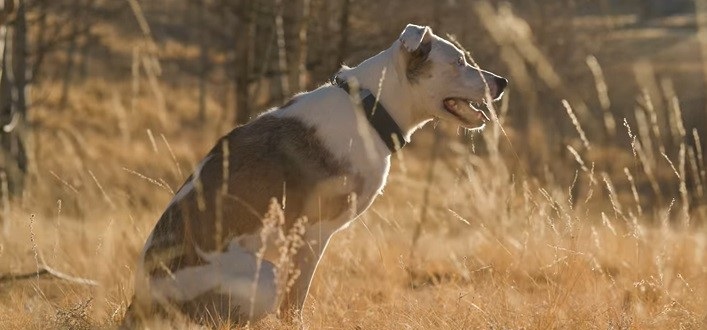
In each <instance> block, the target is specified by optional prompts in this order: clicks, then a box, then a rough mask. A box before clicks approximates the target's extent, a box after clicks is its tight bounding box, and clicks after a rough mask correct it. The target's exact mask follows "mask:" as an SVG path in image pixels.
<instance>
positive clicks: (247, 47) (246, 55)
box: [234, 0, 255, 124]
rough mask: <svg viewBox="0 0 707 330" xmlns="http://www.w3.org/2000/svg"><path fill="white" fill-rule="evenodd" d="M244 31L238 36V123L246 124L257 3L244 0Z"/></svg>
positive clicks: (249, 105) (242, 9) (249, 100)
mask: <svg viewBox="0 0 707 330" xmlns="http://www.w3.org/2000/svg"><path fill="white" fill-rule="evenodd" d="M239 12H240V15H241V17H240V18H241V20H240V21H241V22H242V31H243V32H242V33H238V34H236V35H235V37H236V65H235V66H234V67H235V69H236V109H237V110H236V124H245V123H247V122H248V120H249V119H250V114H251V104H252V102H251V99H250V93H249V85H250V80H251V79H250V78H251V74H250V71H251V69H252V67H253V56H252V55H253V49H254V45H255V17H254V16H255V3H254V1H250V0H243V1H242V3H241V8H240V11H239Z"/></svg>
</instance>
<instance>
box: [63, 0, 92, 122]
mask: <svg viewBox="0 0 707 330" xmlns="http://www.w3.org/2000/svg"><path fill="white" fill-rule="evenodd" d="M72 7H73V10H72V11H73V13H74V14H76V15H77V16H78V17H77V19H74V20H72V22H71V32H70V33H71V39H69V46H68V47H67V48H66V66H65V67H64V76H63V78H62V86H61V98H60V99H59V109H60V110H61V109H64V108H65V107H66V103H68V101H69V93H70V89H71V78H72V76H73V73H74V65H75V63H76V49H77V48H78V38H79V31H81V30H82V28H83V24H84V21H85V18H86V17H85V16H84V15H83V11H84V8H83V7H84V4H83V3H82V1H81V0H74V3H73V6H72Z"/></svg>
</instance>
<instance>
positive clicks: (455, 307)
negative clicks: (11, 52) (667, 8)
mask: <svg viewBox="0 0 707 330" xmlns="http://www.w3.org/2000/svg"><path fill="white" fill-rule="evenodd" d="M499 8H500V7H499ZM450 10H451V9H450ZM469 10H470V12H469V15H476V14H484V15H486V16H484V17H490V16H489V15H491V14H494V13H495V14H494V15H498V17H497V18H503V17H505V19H506V21H503V24H505V25H499V26H497V27H498V28H499V29H501V28H505V29H507V30H508V31H510V32H506V34H505V35H503V33H500V34H499V33H498V32H496V33H497V34H496V35H495V36H496V38H495V39H493V38H490V37H489V36H490V35H491V34H492V33H490V32H488V31H487V30H484V29H481V30H479V31H476V32H477V33H478V34H479V35H480V37H479V38H482V37H483V38H485V39H484V40H485V42H484V45H487V44H493V45H495V46H493V47H495V48H493V49H495V50H496V51H498V52H499V53H502V54H505V55H503V56H502V58H500V59H496V60H495V61H492V62H491V63H489V64H488V65H491V66H493V67H492V71H494V72H498V73H501V74H504V75H507V76H509V80H510V81H511V84H510V88H511V92H510V93H507V95H506V96H505V99H504V100H503V101H502V102H500V103H499V104H496V109H495V110H496V112H497V113H498V118H499V121H498V122H496V123H494V124H492V125H489V126H488V127H487V129H486V130H485V131H484V132H483V133H480V134H473V135H472V134H470V133H465V132H460V131H458V130H457V129H456V128H455V127H451V125H449V124H446V123H438V124H437V123H436V124H434V125H433V124H429V125H427V127H425V128H424V129H423V130H421V131H420V132H418V133H416V135H414V136H413V143H412V144H411V145H409V146H408V147H407V148H406V149H405V150H403V151H402V152H401V153H399V154H396V155H395V157H394V159H393V167H392V171H391V174H390V176H389V180H388V185H387V186H386V188H385V191H384V194H383V195H382V196H380V197H379V198H378V199H377V200H376V202H375V203H374V204H373V206H372V207H371V208H370V209H369V210H368V211H367V212H366V213H365V214H364V215H363V216H362V217H361V218H360V219H359V220H357V221H356V222H355V223H354V224H353V225H352V226H350V227H349V228H348V229H346V230H344V231H342V232H340V233H338V234H337V235H336V236H335V237H334V238H333V240H332V242H331V244H330V245H329V248H328V250H327V252H326V254H325V256H324V259H323V260H322V262H321V263H320V267H319V268H318V270H317V272H316V274H315V278H314V281H313V285H312V289H311V291H310V296H309V298H308V301H307V303H306V305H305V310H304V323H303V324H284V323H282V322H281V321H279V320H278V319H277V318H275V317H269V318H267V319H265V320H263V321H261V322H258V323H256V324H253V325H249V327H251V328H254V329H291V328H292V329H294V328H300V327H305V328H309V329H341V328H343V329H707V226H705V225H706V224H707V202H706V201H707V197H706V196H707V195H705V194H707V182H706V181H703V180H704V178H705V175H704V172H705V170H707V161H706V160H705V157H707V155H705V156H702V152H703V151H702V150H707V149H705V148H704V146H705V145H707V136H704V137H703V135H700V132H704V130H703V129H704V128H705V127H706V126H705V125H707V123H705V120H704V118H706V117H707V116H705V115H704V113H705V111H706V110H705V107H704V104H701V103H699V102H698V101H699V100H701V99H700V97H701V94H702V93H703V91H704V88H702V87H701V85H696V84H693V82H694V81H699V80H700V79H702V71H701V70H703V63H702V59H701V57H700V56H696V55H694V54H696V53H699V48H700V45H701V41H700V39H699V38H698V37H697V33H696V32H694V31H692V30H689V31H686V29H685V26H686V25H687V26H689V27H692V26H693V25H694V26H695V27H696V28H699V27H700V25H699V22H697V23H696V22H694V20H691V18H690V17H692V16H690V15H693V14H689V13H688V14H684V15H682V16H679V15H677V16H674V17H672V18H671V19H663V20H660V19H656V20H653V21H651V24H652V25H651V24H648V25H647V26H644V25H636V26H634V27H631V28H625V27H624V28H623V29H620V28H621V27H623V26H622V24H629V25H630V24H633V23H622V22H624V21H625V17H624V18H622V17H623V16H622V17H617V18H616V19H615V21H611V22H613V23H611V24H608V23H605V21H609V18H610V17H608V16H607V17H603V18H602V17H599V18H596V17H595V19H594V20H590V19H586V18H585V19H583V20H579V19H578V20H576V21H575V22H574V23H572V22H571V23H572V24H574V26H577V27H578V29H580V28H582V27H584V26H587V25H590V26H592V27H596V26H602V27H603V26H604V25H607V24H608V25H611V26H610V28H609V33H607V34H605V35H603V37H604V38H606V39H608V40H609V41H606V44H607V45H606V46H605V47H604V48H601V49H598V50H596V52H594V51H593V52H592V53H593V54H596V58H597V59H598V60H599V62H600V63H602V64H605V65H604V66H603V68H604V71H603V73H604V74H603V78H602V79H597V77H596V75H593V74H592V71H591V69H592V68H595V67H592V65H589V66H587V64H583V65H584V67H582V68H581V70H583V72H584V75H583V76H581V77H579V78H577V77H575V76H573V75H576V74H577V73H576V72H565V71H564V70H560V69H559V68H558V67H556V66H555V65H554V63H553V62H552V58H550V57H549V56H551V55H552V54H549V52H548V49H547V48H543V47H542V44H541V42H542V40H536V39H533V38H531V37H528V39H524V40H526V41H525V42H524V41H522V40H521V41H519V40H517V39H518V38H519V37H522V36H524V35H525V34H523V33H525V32H518V31H522V27H523V26H524V25H522V23H523V22H524V21H523V18H521V17H522V12H521V13H520V14H519V16H513V15H511V14H508V13H506V15H511V16H503V15H504V12H503V10H502V9H500V10H499V11H496V7H492V6H491V5H489V7H485V6H473V8H471V9H469ZM488 10H491V12H486V11H488ZM158 13H159V10H157V9H155V8H153V7H150V6H145V13H144V15H145V17H146V18H147V21H148V22H150V20H151V19H152V16H150V15H153V14H154V15H155V16H154V17H161V16H159V15H158ZM133 14H134V13H132V12H128V13H127V14H124V15H125V17H124V20H126V21H127V20H129V19H133V20H134V19H135V18H134V16H133ZM516 14H518V12H516ZM403 18H404V17H403ZM403 18H400V19H401V20H402V19H403ZM417 18H418V19H422V20H423V22H427V23H428V24H432V23H433V22H432V21H431V19H427V18H424V17H423V18H419V17H417ZM159 19H161V18H159ZM159 19H158V18H155V20H159ZM370 19H371V18H370V17H368V16H362V17H357V18H355V19H352V29H355V28H362V27H363V26H365V23H366V22H367V20H370ZM410 19H412V18H410ZM622 19H624V20H622ZM628 19H629V20H630V17H629V18H628ZM680 19H682V21H681V20H680ZM425 20H427V21H425ZM528 20H530V19H528ZM115 21H117V20H113V21H107V22H100V21H99V23H97V24H96V26H95V27H94V29H95V31H96V33H98V34H99V35H101V36H102V39H101V40H102V43H103V46H104V48H106V49H105V50H104V51H103V52H104V53H101V54H112V55H111V58H113V59H115V58H118V59H123V60H122V62H121V61H120V60H114V61H116V62H111V61H109V60H94V61H93V62H92V63H91V65H90V66H89V70H90V72H91V73H89V74H88V75H87V77H85V78H83V79H82V80H80V81H77V82H75V83H74V84H73V85H72V87H71V90H72V92H71V94H70V96H69V99H68V101H67V105H66V106H65V107H63V108H60V107H58V106H57V105H58V104H59V98H60V94H61V88H62V87H61V83H62V82H61V80H60V79H59V78H56V77H55V78H54V79H52V76H51V75H49V77H48V78H46V79H43V80H42V81H40V82H38V83H37V84H36V85H35V86H33V89H32V94H31V97H32V100H33V101H34V105H33V107H32V108H31V110H30V126H31V127H32V133H31V135H30V136H29V139H28V150H30V152H29V160H30V168H29V174H28V177H27V188H26V190H25V192H24V193H23V195H22V196H19V197H15V198H6V199H4V200H3V201H2V203H1V204H2V207H1V210H0V211H1V213H2V217H1V218H0V219H2V221H0V329H47V328H60V329H93V328H116V327H117V326H118V325H119V324H120V322H121V321H122V318H123V315H124V313H125V310H126V308H127V306H128V305H129V303H130V299H131V297H132V294H133V293H132V290H133V289H132V287H133V283H132V281H133V271H134V269H135V265H136V260H137V256H138V254H139V252H140V250H141V249H142V245H143V244H144V242H145V239H146V238H147V236H148V234H149V233H150V230H151V229H152V227H153V226H154V224H155V222H156V220H157V219H158V218H159V216H160V214H161V212H162V210H163V208H164V207H165V205H166V204H167V203H168V201H169V200H170V198H171V196H172V195H173V194H174V191H176V190H177V189H178V188H179V186H180V185H181V184H182V182H183V181H184V180H185V179H186V177H188V176H189V174H190V173H191V171H192V169H193V168H194V166H195V164H197V163H198V162H199V160H200V159H201V157H203V156H204V154H205V153H206V152H207V151H208V150H209V149H210V148H211V147H212V145H213V143H214V142H215V141H216V140H217V139H218V138H219V137H220V136H221V135H223V134H225V133H226V132H228V131H229V130H230V129H232V128H233V124H231V123H232V122H233V117H234V113H233V110H232V109H231V108H230V107H229V105H230V106H232V105H233V103H234V102H233V100H228V98H229V97H228V96H227V93H228V92H229V91H228V87H223V86H222V85H220V83H219V81H220V80H219V79H220V78H214V82H212V83H211V88H212V93H211V94H210V96H209V97H208V98H207V99H206V108H205V109H206V117H205V119H204V120H199V119H198V118H197V113H196V110H195V109H197V108H198V101H197V99H198V93H197V91H196V87H195V86H196V83H195V79H194V78H193V77H190V76H187V75H186V74H184V73H181V71H180V70H181V68H180V67H179V64H178V63H181V62H189V61H195V60H196V57H197V55H196V54H197V52H198V51H197V49H196V48H195V46H194V45H190V44H180V43H179V42H177V41H174V40H171V39H164V40H161V39H160V38H159V34H157V33H155V34H153V35H152V36H151V37H150V38H147V37H145V36H143V35H141V34H140V33H139V31H138V32H135V31H133V32H131V33H126V32H125V31H124V27H123V26H121V25H120V24H119V23H115ZM482 21H483V20H482ZM497 21H499V22H500V20H497ZM685 22H687V23H685ZM690 22H692V23H690ZM531 23H532V22H531ZM122 24H124V25H125V24H128V23H122ZM130 24H132V23H130ZM446 24H447V25H446V26H445V30H447V31H448V32H449V33H452V34H456V35H458V36H460V38H459V41H460V42H461V43H462V45H464V46H465V47H467V48H469V50H471V51H472V54H474V55H476V53H477V51H476V48H475V46H476V45H475V44H474V43H472V42H465V38H464V37H463V36H462V35H469V34H470V33H471V32H468V31H466V30H465V27H463V26H462V25H453V24H452V23H446ZM483 24H499V23H483ZM514 24H515V25H514ZM612 24H613V25H612ZM616 26H618V27H616ZM676 26H677V27H676ZM402 27H403V26H402V25H401V26H400V27H399V28H398V27H397V26H395V29H394V30H390V31H388V30H385V29H383V28H380V31H379V32H380V33H383V34H384V35H385V39H386V40H388V41H386V42H390V41H392V40H394V38H395V37H396V36H397V34H398V33H399V32H398V30H399V29H402ZM432 27H433V29H435V26H432ZM514 27H515V28H516V29H514ZM518 27H520V28H518ZM465 31H466V32H465ZM497 31H498V30H497ZM504 31H505V30H504ZM513 31H515V32H513ZM472 32H473V31H472ZM532 32H533V31H530V33H531V35H532ZM513 33H519V34H517V35H514V34H513ZM553 33H558V32H557V31H554V32H553ZM526 36H527V35H526ZM381 38H382V37H381ZM535 46H537V47H538V48H534V47H535ZM386 47H387V46H386ZM553 47H559V46H553ZM641 47H644V48H645V49H655V48H656V47H660V49H661V51H660V52H652V51H651V52H646V51H643V48H641ZM534 50H537V51H538V53H539V55H538V56H540V57H537V58H534V57H530V55H528V54H532V53H533V51H534ZM311 51H312V52H314V51H315V50H314V49H312V50H311ZM487 51H489V50H488V49H487ZM352 52H360V53H362V54H361V55H360V56H359V55H356V56H358V57H356V56H352V57H351V58H350V60H351V61H354V62H353V63H351V64H355V61H356V60H360V59H361V58H365V56H366V55H369V56H370V55H372V54H374V53H375V52H373V51H369V50H367V49H365V50H359V49H355V50H352ZM484 54H486V53H481V54H480V57H484ZM602 54H604V57H602ZM617 54H618V55H617ZM586 55H589V54H586ZM648 55H650V57H646V56H648ZM96 56H105V55H96ZM213 56H214V57H218V56H219V55H218V54H215V55H213ZM706 56H707V55H706ZM585 58H586V56H581V57H580V60H579V63H585ZM64 60H65V59H63V58H62V56H61V55H57V56H54V57H52V58H51V59H49V60H48V61H49V62H48V64H47V65H48V66H49V69H48V72H52V71H57V72H59V71H60V69H61V67H62V63H63V62H62V61H64ZM153 60H154V61H157V62H158V63H160V64H161V68H162V70H163V72H162V73H161V74H157V73H155V72H154V71H151V70H150V69H149V68H151V64H146V63H148V62H150V61H153ZM479 62H480V65H481V66H482V67H487V66H488V65H487V63H485V62H484V61H483V60H479ZM588 62H591V60H588ZM116 63H117V64H116ZM514 63H517V64H518V66H514ZM554 68H555V69H557V72H555V70H554ZM577 70H580V69H579V68H578V69H577ZM646 72H648V73H646ZM654 72H658V73H655V74H653V73H654ZM332 73H333V72H332ZM214 75H215V76H218V75H219V74H218V73H214ZM554 75H557V76H559V77H560V79H561V80H562V82H560V83H559V85H558V84H556V83H557V82H555V83H553V82H554V81H555V80H554V79H555V78H553V77H554ZM565 75H566V76H565ZM617 77H620V79H622V80H625V81H631V82H630V83H623V82H622V81H619V79H617ZM646 77H650V79H648V78H646ZM653 77H658V78H655V81H652V80H653V79H654V78H653ZM315 78H316V77H315ZM659 78H662V80H661V79H659ZM528 79H530V80H532V81H533V82H535V83H537V84H538V85H544V86H547V90H548V91H550V92H552V93H555V94H552V97H551V98H549V99H548V100H544V99H542V97H543V95H544V94H541V93H538V95H536V97H537V98H539V99H540V100H538V99H536V100H535V102H536V103H537V104H538V105H537V108H536V110H535V112H532V113H530V115H529V116H528V115H526V116H525V117H519V115H518V114H519V113H521V112H523V111H525V109H526V107H527V101H528V100H529V99H530V98H531V96H529V95H531V94H532V93H533V89H532V88H531V87H532V86H530V85H527V84H529V83H530V82H529V80H528ZM574 79H576V82H577V83H576V84H569V83H567V82H574V81H575V80H574ZM315 80H316V79H315ZM319 82H323V80H319ZM514 82H517V83H516V85H515V86H518V87H515V86H514ZM316 83H317V81H313V82H312V84H313V85H314V86H316ZM602 84H605V85H608V89H609V92H608V93H607V94H606V97H607V98H608V99H609V100H610V101H611V106H610V107H608V108H606V109H605V110H602V109H603V107H604V106H603V104H602V102H604V101H601V100H600V99H601V97H602V88H601V87H600V86H601V85H602ZM531 85H532V84H531ZM524 88H525V89H524ZM700 88H701V89H700ZM529 90H530V92H529ZM654 90H655V91H657V92H655V91H654ZM597 91H598V92H597ZM550 92H547V93H550ZM224 99H225V100H226V101H223V100H224ZM561 99H566V100H567V102H568V103H567V105H568V106H569V107H565V106H563V103H562V101H561ZM659 99H660V100H662V101H660V100H659ZM651 100H652V102H651ZM702 101H703V103H704V100H702ZM276 102H277V101H276V100H275V101H274V100H268V101H264V102H262V105H261V108H260V109H258V110H264V107H265V104H276ZM646 103H651V104H652V105H651V106H646ZM676 104H677V105H682V106H681V107H680V106H676ZM634 109H637V110H634ZM606 113H609V114H610V116H611V117H613V118H614V121H615V122H614V127H615V130H614V134H613V135H610V134H604V133H602V132H603V130H604V129H606V121H605V120H603V119H602V118H606V117H602V116H604V115H605V114H606ZM639 113H640V114H639ZM518 118H526V119H527V121H528V122H527V123H526V124H525V125H519V119H518ZM573 118H575V120H574V122H575V123H573ZM625 118H627V119H625ZM652 118H656V120H652ZM550 122H559V123H560V124H557V125H558V126H551V125H550V124H549V123H550ZM700 123H701V125H702V126H699V125H700ZM691 125H692V126H691ZM520 126H524V127H525V128H524V129H521V128H519V127H520ZM693 126H695V129H694V130H693V129H692V128H691V127H693ZM556 127H561V128H562V132H559V133H558V132H556V131H554V130H556ZM557 134H560V137H558V135H557ZM582 136H585V137H582ZM555 137H558V138H556V139H555ZM700 138H701V140H700ZM548 141H550V142H551V143H548ZM696 141H698V142H697V143H701V144H699V145H700V146H702V147H701V149H700V148H697V147H695V142H696ZM656 188H657V189H656ZM41 269H48V270H49V272H50V273H52V272H54V273H55V275H56V274H59V273H60V274H59V275H60V276H53V275H52V274H39V275H31V273H32V272H37V271H38V270H41ZM18 274H24V275H27V274H30V275H28V276H25V277H24V278H11V277H12V276H14V275H18ZM60 277H63V278H60ZM87 280H90V281H92V282H90V283H89V282H87ZM175 326H176V327H194V326H193V325H188V324H184V323H172V324H168V323H160V324H157V325H155V327H157V328H162V327H164V328H168V327H175ZM223 328H227V327H226V326H225V325H224V326H223Z"/></svg>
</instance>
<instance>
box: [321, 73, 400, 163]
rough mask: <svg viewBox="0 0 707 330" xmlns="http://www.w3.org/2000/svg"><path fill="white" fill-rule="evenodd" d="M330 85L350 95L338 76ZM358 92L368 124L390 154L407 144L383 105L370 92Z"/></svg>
mask: <svg viewBox="0 0 707 330" xmlns="http://www.w3.org/2000/svg"><path fill="white" fill-rule="evenodd" d="M331 83H332V84H333V85H335V86H338V87H340V88H341V89H343V90H345V91H346V93H349V95H351V88H350V87H349V83H348V82H346V80H344V79H342V78H340V77H339V76H334V77H333V78H332V79H331ZM358 92H359V97H360V98H361V109H363V111H364V113H365V114H366V119H368V122H369V123H371V126H373V128H374V129H375V130H376V132H378V135H379V136H380V138H381V140H383V142H384V143H385V145H386V146H388V149H390V151H391V152H396V151H398V150H400V149H402V148H403V147H404V146H405V145H406V144H407V141H405V134H403V131H402V130H401V129H400V126H398V123H396V122H395V120H394V119H393V117H391V116H390V114H389V113H388V111H387V110H386V109H385V107H383V104H381V103H380V102H378V100H377V99H376V96H375V95H373V93H371V91H370V90H368V89H364V88H361V89H359V91H358Z"/></svg>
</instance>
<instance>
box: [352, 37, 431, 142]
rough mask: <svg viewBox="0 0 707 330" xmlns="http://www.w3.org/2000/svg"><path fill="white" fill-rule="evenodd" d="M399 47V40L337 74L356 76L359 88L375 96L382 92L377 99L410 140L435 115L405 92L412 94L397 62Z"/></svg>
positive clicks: (406, 138)
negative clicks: (427, 111) (416, 103)
mask: <svg viewBox="0 0 707 330" xmlns="http://www.w3.org/2000/svg"><path fill="white" fill-rule="evenodd" d="M399 47H400V45H399V43H398V42H396V43H394V44H393V46H391V47H390V48H388V49H386V50H384V51H382V52H380V53H378V55H376V56H373V57H371V58H369V59H367V60H365V61H363V62H361V64H359V65H358V66H356V67H353V68H344V69H342V70H341V71H340V72H339V74H338V76H339V77H340V78H342V79H345V80H347V79H350V78H352V77H353V78H356V81H358V83H359V85H360V88H362V89H368V90H370V91H371V93H373V94H374V95H376V96H378V95H380V96H379V97H378V102H380V103H381V104H382V105H383V106H384V107H385V109H386V110H387V111H388V113H389V114H390V116H391V117H392V118H393V120H395V122H396V123H397V124H398V126H399V127H400V129H401V130H402V131H403V133H404V135H405V140H407V141H410V136H411V135H412V133H414V132H415V131H416V130H417V129H419V128H420V127H422V126H423V125H424V124H425V123H427V122H428V121H430V120H432V119H433V118H432V116H430V115H427V114H425V112H424V110H423V109H418V108H419V106H416V105H415V103H414V99H413V98H410V97H403V96H402V95H411V94H410V93H411V92H410V90H409V89H410V88H411V86H410V83H409V82H408V80H407V77H406V76H405V74H404V72H402V73H401V72H399V70H400V67H401V66H400V65H398V63H396V55H398V54H396V52H398V51H400V50H399ZM403 69H404V68H403ZM384 74H385V76H383V75H384ZM381 78H382V79H381Z"/></svg>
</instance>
